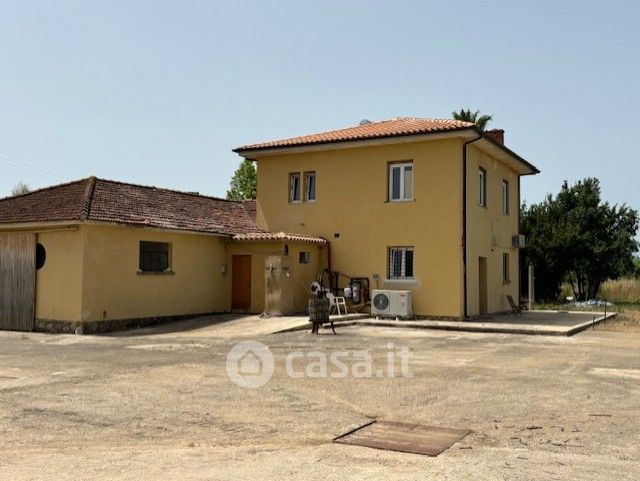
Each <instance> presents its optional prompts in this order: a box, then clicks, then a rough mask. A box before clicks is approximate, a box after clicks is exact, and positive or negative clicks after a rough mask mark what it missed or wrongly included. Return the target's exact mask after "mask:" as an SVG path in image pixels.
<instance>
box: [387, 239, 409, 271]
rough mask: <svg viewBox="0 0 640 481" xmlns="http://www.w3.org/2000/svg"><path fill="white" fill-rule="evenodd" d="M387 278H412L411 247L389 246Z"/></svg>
mask: <svg viewBox="0 0 640 481" xmlns="http://www.w3.org/2000/svg"><path fill="white" fill-rule="evenodd" d="M387 265H388V266H389V271H388V278H389V279H413V247H389V252H388V262H387Z"/></svg>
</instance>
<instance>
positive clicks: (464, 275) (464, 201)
mask: <svg viewBox="0 0 640 481" xmlns="http://www.w3.org/2000/svg"><path fill="white" fill-rule="evenodd" d="M476 133H477V134H478V137H476V138H475V139H471V140H467V141H466V142H465V143H464V144H462V279H463V281H462V284H463V286H462V297H463V299H464V312H463V313H464V318H465V319H466V318H467V145H469V144H471V143H473V142H476V141H478V140H480V139H481V138H482V132H481V131H479V130H478V131H477V132H476Z"/></svg>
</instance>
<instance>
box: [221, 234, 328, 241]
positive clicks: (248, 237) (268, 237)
mask: <svg viewBox="0 0 640 481" xmlns="http://www.w3.org/2000/svg"><path fill="white" fill-rule="evenodd" d="M233 239H234V240H240V241H283V240H284V241H290V242H311V243H315V244H326V243H327V240H326V239H323V238H322V237H313V236H310V235H304V234H289V233H286V232H253V233H249V234H236V235H234V236H233Z"/></svg>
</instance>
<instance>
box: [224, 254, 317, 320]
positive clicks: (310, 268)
mask: <svg viewBox="0 0 640 481" xmlns="http://www.w3.org/2000/svg"><path fill="white" fill-rule="evenodd" d="M285 244H286V245H287V246H288V253H289V254H288V257H289V265H290V273H291V280H290V283H289V285H290V286H291V289H292V290H293V310H292V312H296V313H299V312H303V311H304V310H305V309H306V307H307V301H308V299H309V291H308V289H309V286H310V285H311V283H312V282H313V281H314V280H315V279H316V276H317V274H318V273H319V272H321V271H322V269H323V267H324V266H325V264H326V262H325V261H324V259H325V258H326V247H325V248H323V247H320V246H318V245H317V244H311V243H295V242H229V245H228V252H229V272H228V275H229V279H230V280H231V276H232V272H231V265H232V263H231V257H232V256H233V255H250V256H251V308H250V309H249V311H250V312H252V313H261V312H262V311H263V309H264V305H265V260H266V258H267V257H268V256H283V255H284V246H285ZM301 251H307V252H310V253H311V260H310V262H309V263H308V264H300V262H299V258H300V252H301Z"/></svg>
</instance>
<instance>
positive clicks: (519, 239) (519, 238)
mask: <svg viewBox="0 0 640 481" xmlns="http://www.w3.org/2000/svg"><path fill="white" fill-rule="evenodd" d="M511 245H512V246H513V247H518V248H522V247H524V236H523V235H522V234H517V235H514V236H513V237H512V238H511Z"/></svg>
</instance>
